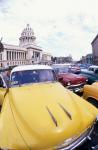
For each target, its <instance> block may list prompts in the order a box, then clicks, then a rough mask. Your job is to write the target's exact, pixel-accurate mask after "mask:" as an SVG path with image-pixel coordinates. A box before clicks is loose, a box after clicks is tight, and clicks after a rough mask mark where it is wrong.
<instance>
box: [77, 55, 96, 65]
mask: <svg viewBox="0 0 98 150" xmlns="http://www.w3.org/2000/svg"><path fill="white" fill-rule="evenodd" d="M78 63H82V64H89V65H90V64H91V65H92V64H93V54H87V55H86V56H82V58H81V60H80V61H78Z"/></svg>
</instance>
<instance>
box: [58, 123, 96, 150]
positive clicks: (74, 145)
mask: <svg viewBox="0 0 98 150" xmlns="http://www.w3.org/2000/svg"><path fill="white" fill-rule="evenodd" d="M96 121H97V120H96ZM95 123H96V122H94V123H93V125H92V126H91V127H89V128H88V129H87V130H86V131H85V132H84V133H83V134H82V135H80V137H78V138H77V139H76V140H75V141H73V142H72V143H71V144H70V145H68V146H66V147H64V146H63V147H62V148H57V150H74V149H75V148H77V147H79V146H80V145H82V144H83V143H84V142H85V141H86V140H88V138H89V139H90V135H91V133H92V131H93V129H94V125H95Z"/></svg>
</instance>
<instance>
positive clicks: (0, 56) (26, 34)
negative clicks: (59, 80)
mask: <svg viewBox="0 0 98 150" xmlns="http://www.w3.org/2000/svg"><path fill="white" fill-rule="evenodd" d="M35 41H36V37H35V36H34V32H33V30H32V28H31V27H30V25H29V24H27V27H26V28H25V29H24V30H23V31H22V33H21V36H20V38H19V46H16V45H9V44H3V45H4V50H3V52H1V53H0V66H3V67H6V66H15V65H23V64H34V63H35V64H37V63H44V64H45V63H50V62H51V54H50V53H46V52H44V51H43V50H42V48H41V47H39V46H37V45H36V43H35Z"/></svg>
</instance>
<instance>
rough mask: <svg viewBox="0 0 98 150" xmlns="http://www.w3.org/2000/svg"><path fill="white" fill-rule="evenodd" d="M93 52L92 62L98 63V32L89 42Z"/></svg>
mask: <svg viewBox="0 0 98 150" xmlns="http://www.w3.org/2000/svg"><path fill="white" fill-rule="evenodd" d="M91 45H92V52H93V64H94V65H98V34H97V35H96V37H95V38H94V40H93V41H92V43H91Z"/></svg>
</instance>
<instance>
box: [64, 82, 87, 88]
mask: <svg viewBox="0 0 98 150" xmlns="http://www.w3.org/2000/svg"><path fill="white" fill-rule="evenodd" d="M84 85H85V83H81V84H75V85H70V86H66V87H67V88H74V87H76V88H78V86H84Z"/></svg>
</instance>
